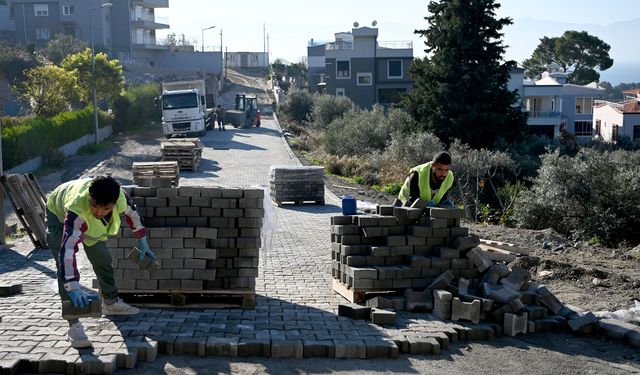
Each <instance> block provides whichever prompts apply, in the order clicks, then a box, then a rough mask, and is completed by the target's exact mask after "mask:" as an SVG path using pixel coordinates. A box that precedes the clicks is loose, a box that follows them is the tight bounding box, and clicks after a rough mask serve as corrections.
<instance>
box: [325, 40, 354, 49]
mask: <svg viewBox="0 0 640 375" xmlns="http://www.w3.org/2000/svg"><path fill="white" fill-rule="evenodd" d="M352 49H353V43H351V42H333V43H327V46H326V48H325V50H326V51H348V50H352Z"/></svg>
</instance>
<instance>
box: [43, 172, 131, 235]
mask: <svg viewBox="0 0 640 375" xmlns="http://www.w3.org/2000/svg"><path fill="white" fill-rule="evenodd" d="M91 181H92V179H91V178H85V179H80V180H74V181H69V182H66V183H64V184H62V185H60V186H58V187H57V188H56V189H55V190H54V191H53V192H52V193H51V195H50V196H49V198H48V199H47V208H48V209H49V211H51V212H52V213H54V214H55V215H56V217H57V218H58V220H60V222H61V223H64V217H65V215H66V213H67V211H72V212H74V213H76V214H77V215H78V216H80V217H82V219H83V220H84V221H85V222H86V223H87V231H86V232H84V234H83V236H82V242H83V243H84V244H85V245H87V246H92V245H95V244H96V242H99V241H106V240H107V237H108V236H113V235H116V234H118V231H119V229H120V214H122V213H123V212H124V211H125V210H126V208H127V200H126V198H125V196H124V191H122V189H120V195H119V196H118V200H117V201H116V204H115V206H114V207H113V212H112V214H111V218H110V219H109V223H108V224H107V225H104V224H103V223H102V221H101V220H100V219H98V218H96V217H95V216H93V214H92V213H91V206H90V204H89V199H90V198H89V186H91Z"/></svg>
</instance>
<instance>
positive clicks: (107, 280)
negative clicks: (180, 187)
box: [46, 176, 156, 348]
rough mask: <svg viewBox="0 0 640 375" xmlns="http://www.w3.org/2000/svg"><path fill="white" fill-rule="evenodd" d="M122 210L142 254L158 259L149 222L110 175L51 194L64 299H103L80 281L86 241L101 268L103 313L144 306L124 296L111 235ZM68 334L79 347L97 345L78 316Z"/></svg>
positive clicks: (50, 225)
mask: <svg viewBox="0 0 640 375" xmlns="http://www.w3.org/2000/svg"><path fill="white" fill-rule="evenodd" d="M120 214H124V216H125V219H126V222H127V224H128V225H129V227H131V229H132V230H133V233H134V235H135V236H136V238H137V239H138V248H139V249H140V260H142V259H144V257H145V256H148V257H150V258H151V259H152V260H155V258H156V256H155V254H154V253H153V252H152V251H151V249H149V244H148V243H147V237H146V234H145V228H144V226H143V225H142V219H141V218H140V215H139V213H138V211H137V209H136V206H135V204H134V203H133V201H132V200H131V199H130V198H129V196H128V195H127V194H126V193H125V192H124V190H122V188H121V187H120V184H119V183H118V181H116V180H115V179H114V178H113V177H110V176H98V177H95V178H93V179H92V178H83V179H78V180H72V181H68V182H65V183H64V184H62V185H60V186H58V187H57V188H56V189H55V190H54V191H53V192H52V193H51V195H50V196H49V198H48V199H47V217H46V222H47V242H48V243H49V246H50V247H51V253H52V254H53V257H54V259H55V261H56V268H57V272H58V290H59V292H60V298H61V299H62V301H65V300H66V301H69V300H70V301H71V302H72V303H73V305H74V306H75V307H77V308H82V307H84V306H86V305H88V304H89V303H90V302H91V300H96V299H98V296H97V295H96V294H91V293H87V292H85V291H84V290H83V289H82V287H81V286H80V273H79V272H78V262H77V260H76V253H77V252H78V245H79V244H80V243H82V244H83V247H84V251H85V253H86V255H87V258H88V259H89V261H90V262H91V265H92V267H93V270H94V271H95V273H96V277H97V279H98V283H99V284H100V292H101V293H102V297H103V301H102V314H103V315H134V314H137V313H138V312H139V309H138V308H136V307H132V306H130V305H128V304H127V303H125V302H124V301H122V300H121V299H120V298H118V289H117V287H116V282H115V278H114V271H113V266H112V259H111V253H110V252H109V249H108V248H107V242H106V241H107V237H108V236H114V235H116V234H118V231H119V230H120ZM68 339H69V342H70V343H71V346H72V347H74V348H85V347H89V346H91V341H90V340H89V338H88V337H87V335H86V334H85V332H84V327H83V326H82V323H80V321H79V320H78V319H74V320H69V333H68Z"/></svg>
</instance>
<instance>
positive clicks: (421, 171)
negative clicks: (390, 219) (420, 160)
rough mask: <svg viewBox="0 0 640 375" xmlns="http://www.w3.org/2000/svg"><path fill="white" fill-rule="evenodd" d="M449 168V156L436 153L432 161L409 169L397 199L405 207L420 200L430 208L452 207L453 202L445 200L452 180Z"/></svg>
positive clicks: (445, 153)
mask: <svg viewBox="0 0 640 375" xmlns="http://www.w3.org/2000/svg"><path fill="white" fill-rule="evenodd" d="M450 167H451V155H449V154H448V153H447V152H444V151H442V152H438V153H436V154H435V155H434V156H433V160H432V161H430V162H428V163H425V164H420V165H418V166H416V167H413V168H411V170H410V171H409V176H408V177H407V179H406V180H405V182H404V185H402V188H401V189H400V194H399V195H398V199H399V200H400V201H402V203H404V204H405V205H410V204H412V203H413V202H414V201H415V200H416V199H418V198H420V199H422V200H423V201H425V202H427V205H428V206H430V207H435V206H443V207H453V205H454V204H453V201H452V200H451V199H448V198H447V196H448V193H449V190H450V189H451V187H452V186H453V180H454V179H453V172H452V171H450V170H449V168H450Z"/></svg>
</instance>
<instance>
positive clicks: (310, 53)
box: [307, 44, 326, 92]
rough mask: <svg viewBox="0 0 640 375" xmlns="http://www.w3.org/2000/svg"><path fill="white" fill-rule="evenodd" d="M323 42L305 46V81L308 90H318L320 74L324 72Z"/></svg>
mask: <svg viewBox="0 0 640 375" xmlns="http://www.w3.org/2000/svg"><path fill="white" fill-rule="evenodd" d="M324 49H325V44H320V45H317V46H308V47H307V69H308V70H307V82H308V83H309V92H318V91H319V89H318V83H320V80H321V75H323V74H325V69H326V68H325V57H324Z"/></svg>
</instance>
